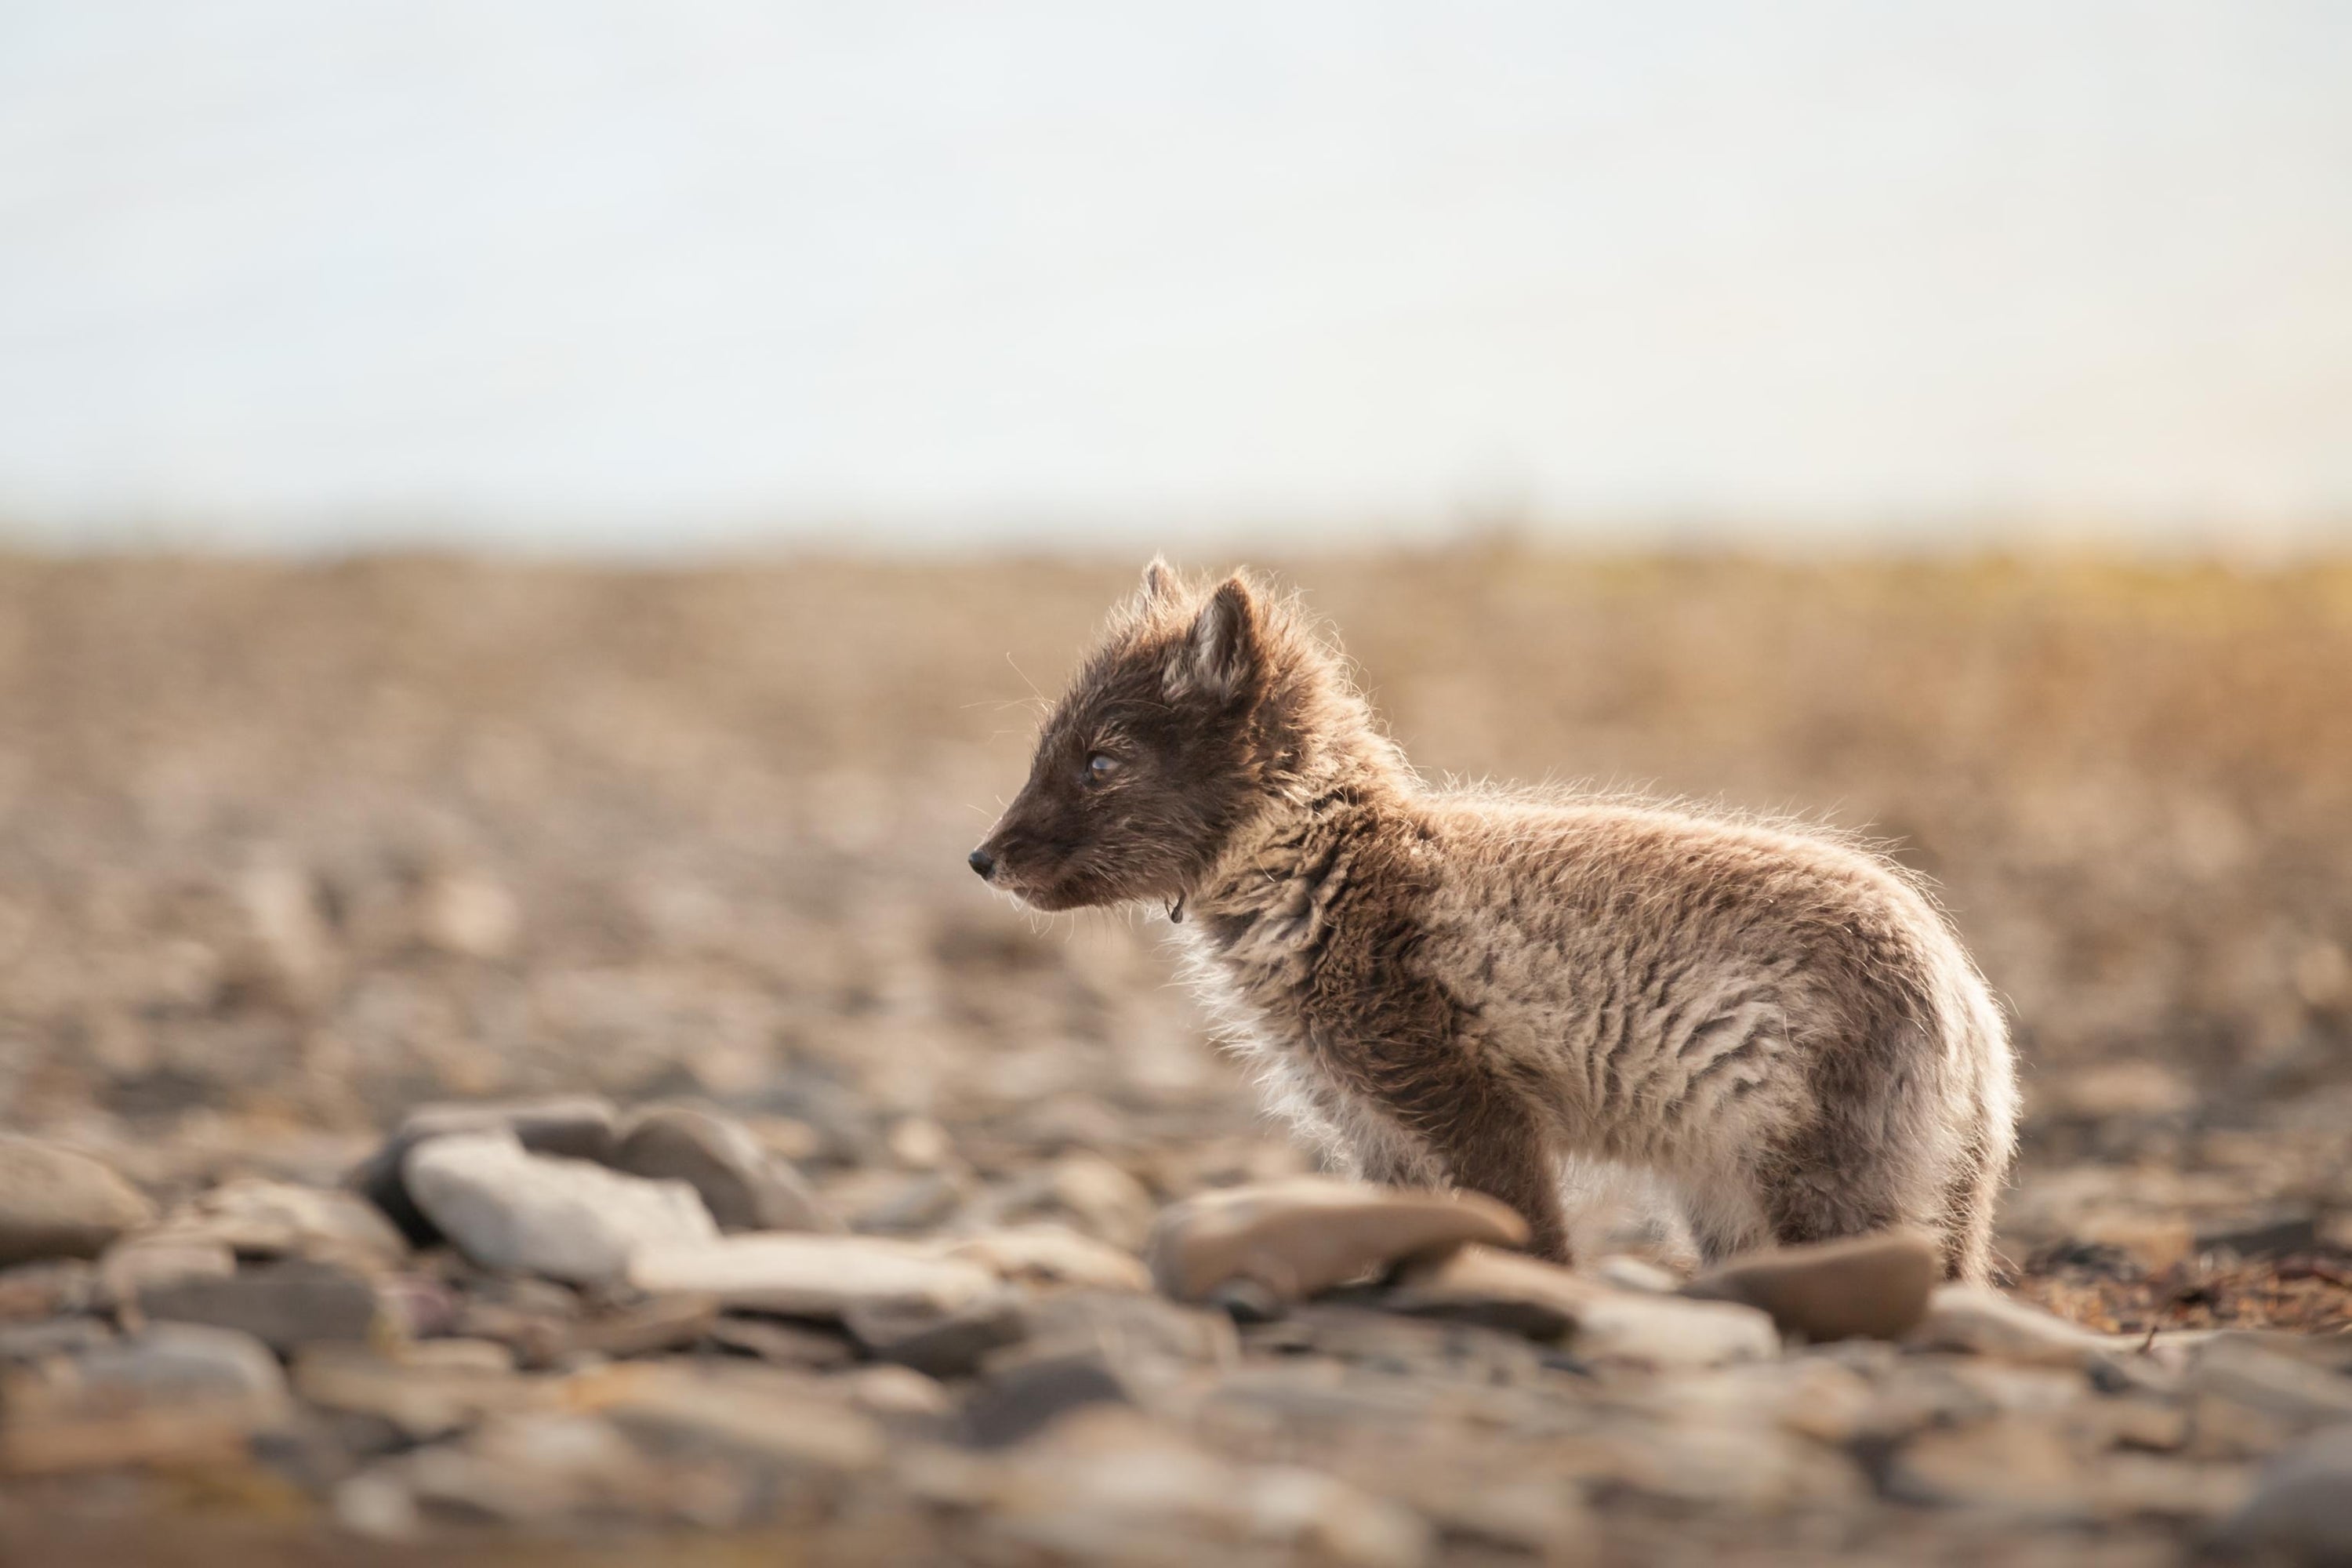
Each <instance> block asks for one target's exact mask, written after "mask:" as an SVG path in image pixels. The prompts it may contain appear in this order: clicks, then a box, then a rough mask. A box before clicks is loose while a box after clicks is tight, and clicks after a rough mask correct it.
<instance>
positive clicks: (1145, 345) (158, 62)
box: [0, 0, 2352, 559]
mask: <svg viewBox="0 0 2352 1568" xmlns="http://www.w3.org/2000/svg"><path fill="white" fill-rule="evenodd" d="M2347 81H2352V12H2347V11H2346V10H2345V9H2343V8H2341V7H2331V6H2327V5H2319V4H2310V3H2296V0H2272V3H2268V4H2253V5H2230V6H2221V5H2199V4H2181V3H2172V4H2154V5H2126V4H2122V3H2120V0H2096V3H2085V4H2078V5H2065V6H2061V7H2048V6H2036V5H2027V4H2024V3H2022V0H1999V3H1994V4H1986V5H1958V4H1945V3H1937V4H1932V5H1916V6H1907V7H1902V8H1899V9H1898V8H1878V7H1869V6H1863V5H1836V4H1822V5H1802V6H1797V7H1788V6H1776V7H1760V6H1753V5H1738V4H1730V3H1725V0H1682V3H1677V4H1673V5H1662V6H1655V7H1640V8H1634V9H1631V10H1628V9H1624V8H1622V7H1621V8H1602V7H1598V6H1571V7H1564V8H1563V7H1547V6H1536V5H1474V6H1467V7H1448V8H1444V10H1442V11H1440V10H1436V9H1431V8H1421V7H1410V6H1403V5H1297V6H1285V7H1280V8H1266V9H1261V8H1255V7H1244V6H1240V5H1232V4H1201V5H1190V6H1186V7H1183V8H1181V9H1178V8H1174V7H1158V8H1133V9H1129V8H1122V9H1120V10H1118V11H1115V12H1114V11H1105V10H1100V9H1098V8H1094V7H1087V6H1082V5H1076V4H1074V3H1072V0H1038V3H1036V4H1032V5H1022V6H1018V7H1010V8H990V9H989V10H987V11H985V12H982V11H978V10H971V9H966V8H961V7H956V6H952V5H947V4H945V3H944V0H908V3H906V4H899V5H886V6H877V7H859V8H856V10H854V11H849V12H844V11H839V10H836V9H833V8H826V7H817V6H770V5H755V4H752V3H751V0H695V3H693V4H686V5H677V6H671V7H664V8H661V9H660V10H658V11H656V10H653V9H646V8H639V7H632V6H625V5H611V4H597V5H588V4H573V5H556V4H554V3H553V0H507V3H504V4H499V5H457V4H455V3H454V0H436V3H430V4H404V5H391V4H385V3H370V4H361V5H347V6H338V7H333V8H318V7H308V6H302V5H295V4H293V3H292V0H244V3H242V4H234V5H209V6H205V7H202V8H200V9H192V8H184V7H175V6H171V5H163V4H161V3H160V0H100V3H96V4H85V5H63V4H54V3H52V4H34V5H21V6H16V7H11V8H10V9H9V10H8V11H7V12H6V13H5V15H0V548H6V549H26V550H33V551H37V552H81V551H92V550H95V551H110V552H111V551H122V550H163V551H196V550H221V551H228V552H239V553H252V552H260V553H271V552H290V553H295V554H303V555H320V554H324V555H337V554H346V553H353V552H385V551H392V552H415V551H425V552H446V551H467V552H488V553H493V554H500V555H520V556H525V557H547V556H567V555H576V556H583V557H589V558H608V559H609V558H618V559H698V558H700V559H708V558H711V557H714V556H716V557H730V556H742V555H753V556H759V555H773V554H778V553H804V552H829V553H845V552H866V553H871V552H882V553H916V554H932V553H940V552H948V553H952V554H968V553H972V552H1005V551H1013V552H1055V553H1069V552H1079V553H1087V554H1102V555H1114V556H1120V557H1126V556H1131V555H1135V554H1138V553H1139V552H1146V553H1148V552H1150V550H1152V549H1154V548H1167V549H1169V550H1171V552H1181V553H1185V554H1189V555H1192V556H1193V557H1196V558H1198V557H1205V556H1213V555H1219V554H1227V553H1233V552H1243V551H1247V552H1255V553H1258V554H1276V553H1279V554H1299V553H1315V552H1330V551H1332V550H1334V549H1351V548H1352V549H1361V548H1368V547H1369V548H1372V549H1385V548H1398V547H1406V548H1417V547H1426V546H1430V545H1434V544H1442V543H1447V542H1461V541H1465V540H1470V541H1475V540H1481V539H1488V538H1496V537H1507V538H1515V539H1524V540H1526V541H1528V542H1531V543H1536V544H1540V545H1544V546H1548V547H1566V548H1588V549H1598V550H1604V551H1661V550H1663V551H1675V550H1688V549H1728V550H1734V551H1740V552H1758V553H1764V554H1791V553H1793V554H1811V553H1822V552H1829V553H1856V552H1892V553H1899V554H1916V553H1923V552H1924V553H1935V554H1948V553H1952V552H1980V551H1988V550H1990V551H2010V550H2044V549H2052V548H2056V549H2061V550H2074V549H2097V550H2105V551H2117V550H2121V551H2126V552H2147V553H2159V554H2167V555H2179V554H2184V553H2185V554H2190V555H2221V556H2227V557H2231V558H2247V557H2251V558H2255V559H2263V558H2273V557H2291V556H2294V555H2298V554H2306V553H2327V552H2341V551H2343V550H2345V549H2347V548H2352V177H2347V174H2352V93H2347V92H2345V91H2344V89H2343V86H2344V83H2345V82H2347Z"/></svg>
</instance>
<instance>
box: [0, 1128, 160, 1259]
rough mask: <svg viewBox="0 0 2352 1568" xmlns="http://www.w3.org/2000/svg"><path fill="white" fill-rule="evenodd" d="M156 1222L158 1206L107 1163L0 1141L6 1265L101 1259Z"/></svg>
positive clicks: (29, 1141)
mask: <svg viewBox="0 0 2352 1568" xmlns="http://www.w3.org/2000/svg"><path fill="white" fill-rule="evenodd" d="M154 1217H155V1210H154V1206H153V1205H151V1204H150V1203H148V1201H147V1200H146V1198H145V1197H144V1196H142V1194H140V1192H139V1190H138V1189H137V1188H136V1187H133V1186H132V1185H131V1184H130V1183H128V1182H126V1181H124V1180H123V1179H122V1178H121V1176H119V1175H117V1174H115V1173H114V1171H113V1169H112V1168H111V1167H110V1166H109V1165H107V1164H106V1163H104V1162H102V1161H100V1160H96V1159H93V1158H92V1157H91V1156H89V1155H88V1154H84V1153H81V1152H79V1151H77V1150H72V1149H68V1148H65V1147H63V1146H61V1145H59V1144H56V1143H49V1142H43V1141H41V1140H40V1139H37V1138H22V1137H17V1136H16V1135H14V1134H0V1266H5V1265H8V1264H11V1263H27V1262H31V1261H34V1260H36V1259H38V1258H95V1257H97V1256H98V1255H99V1254H100V1253H101V1252H103V1251H105V1250H106V1248H107V1246H108V1244H110V1242H112V1241H113V1240H114V1239H115V1238H116V1237H119V1236H121V1235H122V1234H123V1232H125V1231H128V1230H132V1229H135V1228H137V1227H138V1226H142V1225H145V1224H147V1223H148V1222H149V1221H150V1220H152V1219H153V1218H154Z"/></svg>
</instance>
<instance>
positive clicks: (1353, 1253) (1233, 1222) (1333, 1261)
mask: <svg viewBox="0 0 2352 1568" xmlns="http://www.w3.org/2000/svg"><path fill="white" fill-rule="evenodd" d="M1527 1237H1528V1227H1527V1222H1526V1221H1525V1220H1523V1219H1521V1218H1520V1217H1519V1216H1518V1215H1517V1214H1515V1213H1513V1212H1512V1211H1511V1210H1510V1209H1509V1208H1508V1207H1507V1206H1506V1205H1502V1204H1499V1203H1496V1201H1495V1200H1494V1199H1492V1198H1487V1197H1482V1196H1480V1195H1478V1194H1470V1193H1428V1192H1407V1191H1402V1190H1398V1189H1393V1188H1384V1187H1372V1186H1365V1185H1361V1184H1354V1183H1348V1182H1337V1181H1329V1180H1325V1179H1322V1178H1319V1177H1301V1178H1298V1179H1297V1180H1294V1181H1287V1182H1271V1183H1265V1184H1260V1185H1255V1186H1248V1187H1232V1188H1226V1189H1224V1190H1222V1191H1218V1192H1211V1193H1203V1194H1201V1195H1200V1196H1198V1197H1194V1198H1190V1199H1187V1200H1186V1201H1185V1202H1183V1203H1181V1204H1177V1205H1173V1206H1171V1208H1169V1209H1167V1210H1166V1211H1165V1212H1163V1213H1162V1214H1161V1215H1160V1221H1159V1223H1158V1225H1157V1226H1154V1227H1153V1229H1152V1233H1151V1238H1150V1245H1149V1246H1148V1247H1147V1248H1146V1251H1145V1258H1146V1261H1147V1262H1149V1263H1150V1267H1151V1273H1152V1278H1153V1279H1155V1280H1157V1281H1158V1282H1159V1285H1160V1289H1162V1290H1165V1291H1166V1292H1167V1293H1168V1294H1170V1295H1171V1296H1173V1297H1175V1298H1177V1299H1178V1300H1184V1301H1202V1300H1208V1299H1209V1297H1210V1296H1211V1295H1212V1294H1213V1292H1214V1291H1216V1290H1217V1289H1218V1288H1219V1287H1221V1286H1223V1285H1224V1284H1225V1283H1226V1282H1227V1281H1228V1280H1232V1279H1250V1280H1254V1281H1255V1282H1256V1283H1258V1284H1259V1285H1262V1286H1264V1287H1265V1289H1266V1290H1268V1291H1269V1292H1270V1293H1271V1294H1272V1295H1273V1296H1275V1297H1276V1299H1277V1300H1285V1301H1297V1300H1305V1299H1306V1298H1307V1297H1309V1296H1312V1295H1314V1294H1315V1293H1316V1292H1317V1291H1318V1290H1326V1289H1330V1288H1331V1287H1332V1286H1334V1285H1339V1284H1344V1283H1346V1282H1347V1281H1349V1280H1350V1279H1360V1278H1362V1277H1364V1276H1365V1275H1368V1274H1370V1273H1371V1272H1373V1271H1375V1270H1377V1269H1381V1268H1388V1267H1390V1266H1391V1265H1393V1264H1395V1263H1397V1262H1399V1261H1401V1260H1402V1259H1405V1258H1418V1257H1426V1256H1429V1255H1433V1254H1440V1253H1444V1252H1450V1251H1452V1250H1453V1249H1454V1248H1455V1247H1461V1246H1463V1245H1464V1244H1465V1243H1469V1242H1482V1243H1486V1244H1488V1245H1490V1246H1496V1247H1517V1246H1520V1245H1522V1244H1524V1243H1525V1242H1526V1240H1527Z"/></svg>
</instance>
